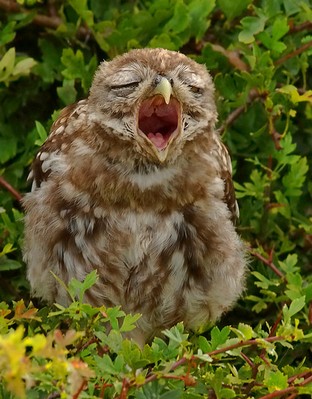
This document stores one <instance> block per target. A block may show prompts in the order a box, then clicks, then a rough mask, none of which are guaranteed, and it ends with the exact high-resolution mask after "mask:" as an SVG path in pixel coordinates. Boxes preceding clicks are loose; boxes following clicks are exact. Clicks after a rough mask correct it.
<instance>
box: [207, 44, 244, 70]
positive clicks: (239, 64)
mask: <svg viewBox="0 0 312 399" xmlns="http://www.w3.org/2000/svg"><path fill="white" fill-rule="evenodd" d="M210 46H211V48H212V49H213V51H216V52H217V53H221V54H222V55H224V57H226V58H227V59H228V61H229V63H230V64H231V65H233V67H235V68H236V69H239V70H240V71H248V70H249V66H248V65H247V64H246V62H244V61H243V60H242V59H241V58H240V57H239V51H237V50H227V49H225V48H224V47H222V46H220V45H219V44H213V43H210Z"/></svg>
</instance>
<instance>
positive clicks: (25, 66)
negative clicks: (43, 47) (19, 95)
mask: <svg viewBox="0 0 312 399" xmlns="http://www.w3.org/2000/svg"><path fill="white" fill-rule="evenodd" d="M36 64H37V62H36V61H35V60H34V59H33V58H26V59H24V60H21V61H19V62H18V63H17V64H16V65H15V67H14V69H13V71H12V75H13V76H15V77H17V76H20V75H28V74H29V73H30V70H31V69H32V68H33V67H34V66H35V65H36Z"/></svg>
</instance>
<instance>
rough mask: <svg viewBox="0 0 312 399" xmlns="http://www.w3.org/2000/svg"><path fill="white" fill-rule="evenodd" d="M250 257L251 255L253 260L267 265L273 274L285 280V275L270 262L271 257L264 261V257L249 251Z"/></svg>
mask: <svg viewBox="0 0 312 399" xmlns="http://www.w3.org/2000/svg"><path fill="white" fill-rule="evenodd" d="M250 253H251V255H253V256H254V257H255V258H258V259H259V260H261V262H263V263H264V264H265V265H267V266H268V267H269V268H270V269H271V270H273V272H274V273H275V274H276V275H277V276H278V277H280V278H282V279H285V275H284V274H283V273H282V272H281V271H280V270H279V269H278V268H277V267H276V266H275V265H274V263H273V261H272V255H270V257H269V258H268V259H266V258H265V257H264V256H262V255H260V254H259V253H258V252H256V251H254V250H252V249H250Z"/></svg>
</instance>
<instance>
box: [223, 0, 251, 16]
mask: <svg viewBox="0 0 312 399" xmlns="http://www.w3.org/2000/svg"><path fill="white" fill-rule="evenodd" d="M217 3H218V6H219V7H220V8H221V10H222V12H224V14H225V16H226V17H227V19H230V20H232V19H234V18H236V17H238V16H239V15H241V14H242V12H243V11H244V10H246V9H247V7H248V5H249V4H251V3H252V0H240V1H236V2H233V1H232V0H217Z"/></svg>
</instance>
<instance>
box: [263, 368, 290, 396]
mask: <svg viewBox="0 0 312 399" xmlns="http://www.w3.org/2000/svg"><path fill="white" fill-rule="evenodd" d="M287 379H288V378H287V375H285V374H283V373H282V372H281V371H280V370H272V371H271V370H270V371H268V372H267V376H266V378H265V384H266V385H267V387H268V389H269V392H274V391H280V390H282V389H285V388H287V387H288V383H287Z"/></svg>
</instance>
